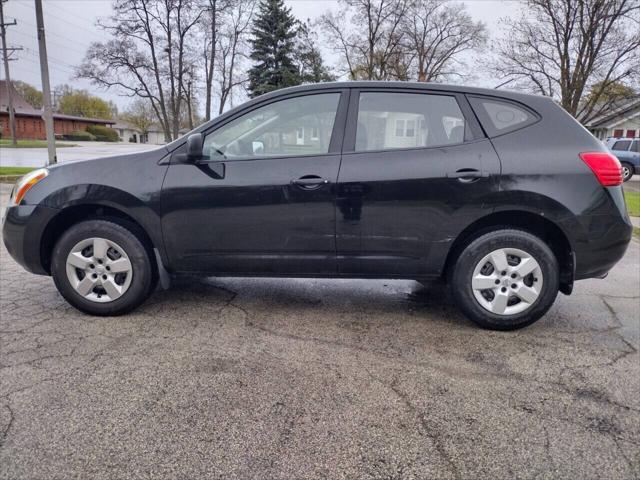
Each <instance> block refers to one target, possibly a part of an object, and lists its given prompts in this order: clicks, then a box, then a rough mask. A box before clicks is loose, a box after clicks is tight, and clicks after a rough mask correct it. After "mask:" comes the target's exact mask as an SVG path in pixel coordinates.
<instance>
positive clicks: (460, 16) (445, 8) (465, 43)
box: [402, 0, 487, 82]
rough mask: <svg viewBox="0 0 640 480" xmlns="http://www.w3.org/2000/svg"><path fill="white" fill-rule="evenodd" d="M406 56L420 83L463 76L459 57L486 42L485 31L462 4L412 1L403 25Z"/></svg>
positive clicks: (421, 0) (438, 0)
mask: <svg viewBox="0 0 640 480" xmlns="http://www.w3.org/2000/svg"><path fill="white" fill-rule="evenodd" d="M402 31H403V34H404V45H405V52H407V53H406V55H412V59H411V66H412V69H413V70H414V72H412V73H413V76H414V78H416V79H417V80H418V81H419V82H432V81H439V80H442V79H444V78H446V77H450V76H462V75H463V73H462V72H463V70H464V68H463V63H462V60H461V59H460V54H462V53H463V52H466V51H470V50H474V49H477V48H479V47H481V46H483V45H484V44H485V43H486V41H487V33H486V27H485V26H484V24H482V23H481V22H474V21H473V19H472V18H471V17H470V16H469V14H468V13H467V12H466V11H465V6H464V4H462V3H458V4H455V3H448V2H445V1H444V0H412V1H411V2H410V3H409V7H408V9H407V13H406V15H405V16H404V18H403V21H402Z"/></svg>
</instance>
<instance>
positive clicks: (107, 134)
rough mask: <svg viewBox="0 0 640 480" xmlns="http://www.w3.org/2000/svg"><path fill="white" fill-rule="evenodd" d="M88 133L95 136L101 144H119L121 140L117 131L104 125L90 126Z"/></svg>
mask: <svg viewBox="0 0 640 480" xmlns="http://www.w3.org/2000/svg"><path fill="white" fill-rule="evenodd" d="M87 132H89V133H90V134H92V135H94V136H95V137H96V140H98V141H100V142H117V141H119V140H120V135H118V132H117V131H116V130H114V129H113V128H109V127H104V126H102V125H89V126H88V127H87Z"/></svg>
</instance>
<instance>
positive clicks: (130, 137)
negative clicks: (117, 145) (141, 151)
mask: <svg viewBox="0 0 640 480" xmlns="http://www.w3.org/2000/svg"><path fill="white" fill-rule="evenodd" d="M111 128H113V129H114V130H116V131H117V132H118V135H119V136H120V141H121V142H129V143H141V142H140V132H139V131H138V129H137V128H136V127H134V126H133V125H131V124H130V123H127V122H124V121H122V120H118V122H117V123H115V124H114V125H111Z"/></svg>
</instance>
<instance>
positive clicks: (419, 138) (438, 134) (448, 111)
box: [356, 92, 468, 152]
mask: <svg viewBox="0 0 640 480" xmlns="http://www.w3.org/2000/svg"><path fill="white" fill-rule="evenodd" d="M467 128H468V127H467V122H466V121H465V118H464V115H463V114H462V112H461V111H460V107H459V106H458V102H457V101H456V99H455V97H453V96H449V95H432V94H425V93H396V92H393V93H384V92H363V93H361V94H360V100H359V105H358V124H357V126H356V152H364V151H371V150H394V149H398V148H427V147H435V146H445V145H455V144H457V143H462V142H464V138H465V130H466V129H467Z"/></svg>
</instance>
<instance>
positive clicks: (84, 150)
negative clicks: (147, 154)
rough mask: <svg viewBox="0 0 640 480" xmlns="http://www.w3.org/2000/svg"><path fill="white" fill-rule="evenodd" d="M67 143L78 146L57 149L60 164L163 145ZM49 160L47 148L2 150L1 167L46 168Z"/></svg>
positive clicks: (150, 148)
mask: <svg viewBox="0 0 640 480" xmlns="http://www.w3.org/2000/svg"><path fill="white" fill-rule="evenodd" d="M63 143H65V142H63ZM66 143H74V144H76V145H77V146H76V147H64V148H57V149H56V155H57V158H58V162H59V163H62V162H74V161H77V160H86V159H91V158H100V157H110V156H112V155H122V154H124V153H136V152H144V151H147V150H153V149H156V148H161V147H162V145H149V144H144V143H107V142H66ZM48 158H49V157H48V154H47V149H46V148H0V166H3V167H44V166H45V165H46V164H47V162H48Z"/></svg>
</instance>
